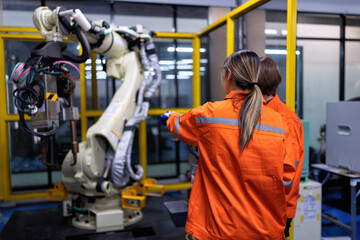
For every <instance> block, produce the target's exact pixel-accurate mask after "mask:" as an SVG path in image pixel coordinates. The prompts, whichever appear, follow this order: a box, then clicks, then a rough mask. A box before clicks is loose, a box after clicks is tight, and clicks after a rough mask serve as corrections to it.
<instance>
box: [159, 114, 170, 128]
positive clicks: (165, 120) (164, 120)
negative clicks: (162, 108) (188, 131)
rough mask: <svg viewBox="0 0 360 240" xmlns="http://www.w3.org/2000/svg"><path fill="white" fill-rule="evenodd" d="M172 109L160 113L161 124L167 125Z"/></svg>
mask: <svg viewBox="0 0 360 240" xmlns="http://www.w3.org/2000/svg"><path fill="white" fill-rule="evenodd" d="M169 116H170V111H167V112H166V113H164V114H162V115H160V117H159V122H160V125H161V126H166V122H167V120H168V119H169Z"/></svg>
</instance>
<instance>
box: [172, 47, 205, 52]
mask: <svg viewBox="0 0 360 240" xmlns="http://www.w3.org/2000/svg"><path fill="white" fill-rule="evenodd" d="M167 51H168V52H174V51H175V48H174V47H168V48H167ZM176 51H177V52H193V51H194V49H193V48H191V47H177V48H176ZM200 52H206V50H205V48H200Z"/></svg>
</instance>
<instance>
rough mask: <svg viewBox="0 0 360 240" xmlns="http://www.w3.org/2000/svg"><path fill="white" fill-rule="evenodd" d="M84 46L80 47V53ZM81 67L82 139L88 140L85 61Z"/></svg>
mask: <svg viewBox="0 0 360 240" xmlns="http://www.w3.org/2000/svg"><path fill="white" fill-rule="evenodd" d="M81 53H82V48H81V47H80V54H81ZM79 68H80V122H81V141H83V142H85V141H86V133H87V129H88V117H87V115H86V112H87V109H86V105H87V104H86V102H87V98H86V78H85V63H80V64H79Z"/></svg>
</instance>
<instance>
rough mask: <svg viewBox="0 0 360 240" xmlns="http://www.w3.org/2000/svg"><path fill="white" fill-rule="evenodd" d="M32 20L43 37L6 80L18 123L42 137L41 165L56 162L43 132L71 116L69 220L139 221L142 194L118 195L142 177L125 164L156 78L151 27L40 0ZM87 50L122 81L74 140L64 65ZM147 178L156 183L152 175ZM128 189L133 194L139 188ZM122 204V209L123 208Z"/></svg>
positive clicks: (104, 225) (66, 165)
mask: <svg viewBox="0 0 360 240" xmlns="http://www.w3.org/2000/svg"><path fill="white" fill-rule="evenodd" d="M33 21H34V24H35V26H36V27H37V28H38V29H39V31H40V33H41V35H42V36H43V38H44V40H45V42H43V43H41V44H40V45H38V46H37V47H36V48H35V49H34V50H33V51H32V54H31V58H30V59H29V60H28V61H27V62H26V63H25V64H24V63H21V64H20V65H21V66H22V67H21V68H20V67H19V66H20V65H19V66H17V67H15V69H14V71H13V74H12V76H11V77H10V80H11V81H13V82H14V83H15V84H17V90H15V92H14V97H15V99H16V100H15V101H17V102H18V103H19V104H18V105H17V106H19V107H18V109H19V114H20V119H21V121H22V123H23V124H22V125H23V126H24V127H25V129H27V131H28V132H30V133H32V134H35V135H37V136H40V137H42V138H43V144H42V145H43V146H42V149H43V162H44V163H46V164H47V165H54V164H53V163H48V162H46V148H47V139H48V136H50V135H52V134H54V133H55V132H56V128H57V127H58V126H59V121H60V120H69V121H70V122H71V124H70V126H71V136H72V150H71V151H70V152H69V153H68V154H67V155H66V157H65V160H64V161H63V163H62V180H63V184H64V185H65V188H66V190H67V191H70V192H72V193H73V199H71V200H66V201H65V205H66V208H69V209H70V210H71V211H70V212H72V213H74V215H75V217H74V218H73V225H75V226H77V227H82V228H88V229H96V230H97V231H107V230H116V229H121V228H123V227H124V226H125V225H127V224H131V223H133V222H136V221H138V220H140V219H141V216H142V214H141V212H140V211H139V210H138V209H139V208H138V205H141V203H139V202H142V200H143V199H139V200H138V201H137V200H136V199H137V198H136V197H135V196H134V198H133V199H126V198H125V199H124V197H123V198H121V194H123V193H124V189H125V188H126V187H129V186H131V185H133V184H134V182H135V183H136V182H139V181H140V180H141V178H142V176H143V169H142V168H141V166H140V165H136V166H135V169H133V167H132V165H131V151H132V143H133V139H134V134H135V129H136V127H137V126H138V124H139V123H140V122H141V121H143V120H144V119H145V118H146V116H147V112H148V109H149V101H150V98H151V96H152V95H153V94H154V92H155V90H156V88H157V86H158V85H159V83H160V80H161V71H160V67H159V63H158V57H157V55H156V53H155V46H154V43H153V42H152V38H151V32H150V31H149V30H147V29H146V28H144V27H143V26H140V25H137V26H134V27H118V26H111V25H109V24H108V23H107V22H105V21H96V22H92V21H89V20H88V19H87V18H86V17H85V16H84V15H83V14H82V13H81V11H80V10H79V9H75V10H73V9H71V10H65V9H63V8H61V7H57V8H56V9H55V10H53V11H52V10H50V9H49V8H47V7H40V8H38V9H36V10H35V12H34V17H33ZM66 37H67V38H68V39H70V40H78V41H79V42H80V44H81V46H82V54H81V55H74V54H72V53H70V52H68V51H66V43H65V42H64V41H65V38H66ZM90 49H91V50H92V51H94V52H96V53H99V54H101V55H103V56H106V57H107V58H108V59H107V75H108V76H110V77H113V78H116V79H120V80H122V81H123V83H122V85H121V87H120V88H119V89H118V90H117V91H116V93H115V95H114V97H113V99H112V101H111V103H110V104H109V106H108V107H107V108H106V110H105V112H104V113H103V115H102V116H101V117H100V119H99V120H98V121H97V122H96V123H95V124H94V125H93V126H92V127H90V128H89V129H88V132H87V134H86V142H82V143H80V144H79V145H78V144H77V142H76V129H75V120H77V119H78V111H77V109H76V108H75V107H74V97H73V89H74V88H75V81H74V79H73V77H72V76H71V75H70V73H69V70H68V69H67V68H66V66H73V67H75V68H76V66H74V65H73V64H72V63H71V62H76V63H81V62H85V61H86V59H88V58H89V54H90ZM145 73H146V74H145ZM145 76H146V77H145ZM19 89H20V90H21V89H24V91H25V90H26V91H25V93H26V94H21V92H20V90H19ZM24 114H28V115H30V116H32V127H33V128H34V129H36V131H35V130H32V129H30V128H29V127H28V126H27V125H26V123H25V120H24V117H23V116H24ZM148 183H149V184H148V185H149V186H151V187H153V188H156V182H154V181H150V182H148ZM141 186H143V184H142V185H141ZM135 188H137V190H139V187H135ZM132 190H134V189H131V191H130V192H131V193H132V194H133V195H137V193H138V191H137V192H136V191H135V193H134V191H132ZM128 192H129V191H128ZM134 199H135V200H134ZM124 201H125V202H124ZM124 205H126V206H128V208H122V207H121V206H124ZM65 212H66V209H65ZM65 215H66V214H65Z"/></svg>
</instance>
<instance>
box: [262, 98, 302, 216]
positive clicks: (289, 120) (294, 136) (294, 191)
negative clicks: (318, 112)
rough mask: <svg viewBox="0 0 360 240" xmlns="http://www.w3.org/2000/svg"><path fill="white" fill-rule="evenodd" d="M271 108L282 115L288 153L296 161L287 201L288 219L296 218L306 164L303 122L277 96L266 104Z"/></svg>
mask: <svg viewBox="0 0 360 240" xmlns="http://www.w3.org/2000/svg"><path fill="white" fill-rule="evenodd" d="M266 106H268V107H269V108H271V109H273V110H275V111H276V112H278V113H280V115H281V116H282V119H283V122H284V123H285V124H286V125H287V128H288V130H289V135H288V136H287V137H286V140H285V148H286V152H287V153H288V154H289V156H290V158H291V159H293V160H295V166H296V167H295V178H294V184H293V186H292V188H291V191H290V193H289V194H288V195H287V196H286V199H287V214H288V218H294V217H295V213H296V205H297V201H298V198H299V186H300V178H301V171H302V167H303V163H304V130H303V125H302V122H301V120H300V119H299V118H298V117H297V115H296V113H295V112H294V111H292V110H291V109H290V108H289V107H288V106H286V104H284V103H283V102H282V101H281V100H280V98H279V96H278V95H277V94H275V96H274V97H273V98H272V99H271V100H270V101H269V102H268V103H267V104H266Z"/></svg>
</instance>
